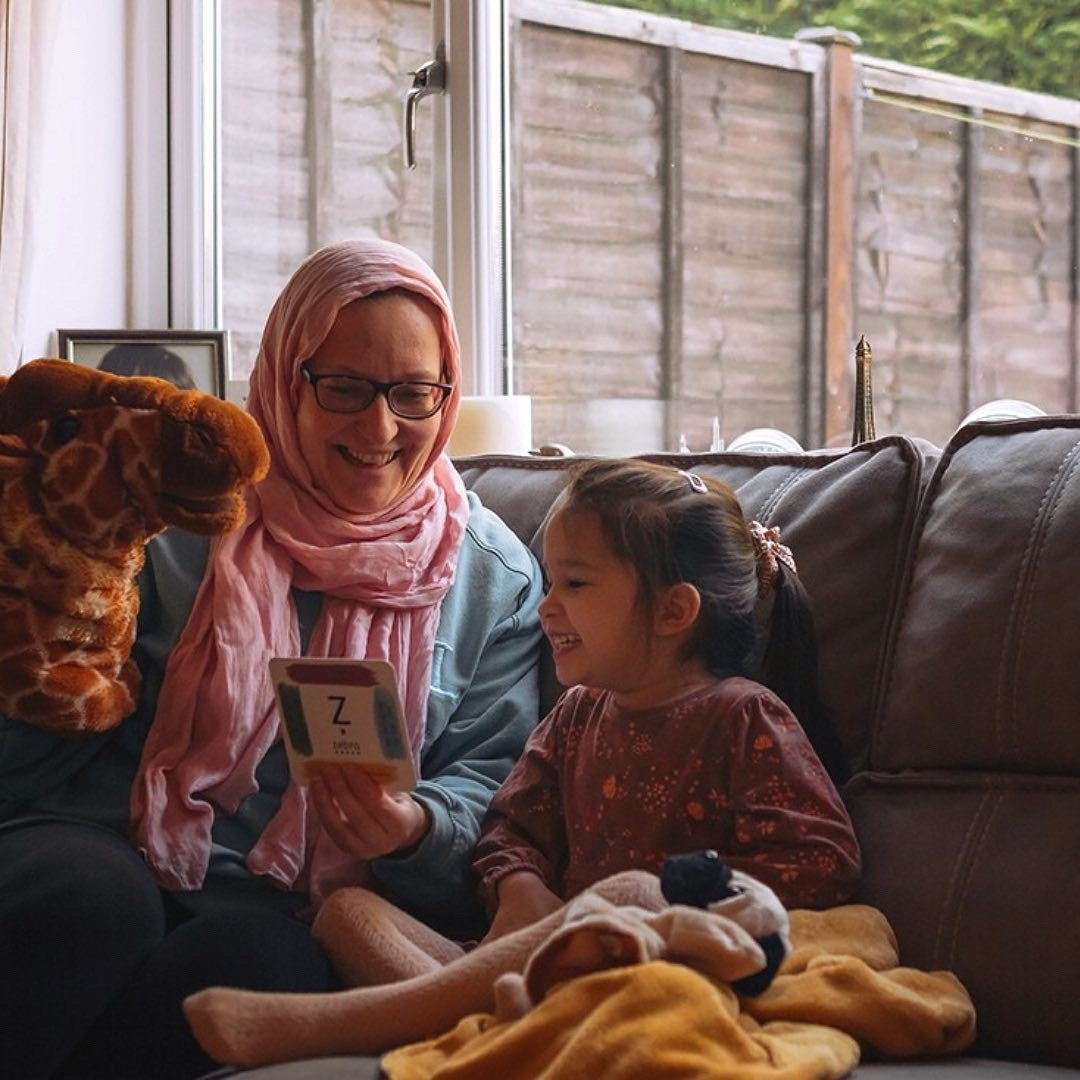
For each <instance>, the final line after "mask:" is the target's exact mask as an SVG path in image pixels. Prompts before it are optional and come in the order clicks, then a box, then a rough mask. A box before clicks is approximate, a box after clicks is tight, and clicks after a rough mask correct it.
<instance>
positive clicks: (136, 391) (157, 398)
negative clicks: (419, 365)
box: [0, 359, 269, 734]
mask: <svg viewBox="0 0 1080 1080" xmlns="http://www.w3.org/2000/svg"><path fill="white" fill-rule="evenodd" d="M268 465H269V454H268V452H267V449H266V443H265V441H264V439H263V437H262V433H261V431H260V430H259V428H258V426H257V425H256V423H255V421H254V420H253V419H252V418H251V417H250V416H249V415H248V414H247V413H246V412H244V411H243V410H242V409H240V408H238V407H237V406H235V405H231V404H229V403H228V402H225V401H222V400H221V399H219V398H216V397H213V396H211V395H210V394H205V393H202V392H201V391H198V390H180V389H178V388H177V387H175V386H174V385H173V384H172V383H169V382H167V381H165V380H164V379H156V378H149V377H125V376H119V375H110V374H107V373H105V372H102V371H97V370H95V369H92V368H88V367H83V366H81V365H79V364H73V363H71V362H69V361H66V360H58V359H40V360H33V361H30V362H29V363H27V364H24V365H23V366H22V367H20V368H18V369H16V371H15V372H14V373H13V374H12V375H11V376H10V377H8V378H6V379H3V378H0V713H3V714H4V715H5V716H7V717H9V718H13V719H18V720H22V721H25V722H27V723H30V724H34V725H37V726H39V727H42V728H45V729H47V730H49V731H51V732H54V733H57V734H75V733H82V732H100V731H105V730H108V729H109V728H112V727H114V726H115V725H117V724H119V723H120V721H121V720H123V719H124V717H125V716H127V715H129V714H130V713H131V712H132V710H133V709H134V708H135V702H136V699H137V696H138V692H139V686H140V676H139V671H138V669H137V667H136V666H135V663H134V661H133V660H132V659H131V658H130V651H131V646H132V643H133V641H134V637H135V620H136V616H137V614H138V606H139V596H138V590H137V587H136V583H135V578H136V575H137V574H138V573H139V571H140V569H141V568H142V566H143V563H144V561H145V544H146V542H147V541H148V540H149V539H150V538H151V537H153V536H155V535H156V534H157V533H159V532H161V531H162V530H163V529H165V528H166V527H167V526H170V525H176V526H180V527H181V528H184V529H188V530H190V531H192V532H196V533H200V534H203V535H207V536H214V535H219V534H222V533H225V532H228V531H229V530H231V529H234V528H236V527H237V526H238V525H240V523H241V522H242V521H243V519H244V514H245V506H246V504H245V500H244V489H245V488H246V487H247V486H248V485H249V484H252V483H254V482H256V481H258V480H260V479H261V478H262V477H263V476H264V475H265V474H266V470H267V468H268Z"/></svg>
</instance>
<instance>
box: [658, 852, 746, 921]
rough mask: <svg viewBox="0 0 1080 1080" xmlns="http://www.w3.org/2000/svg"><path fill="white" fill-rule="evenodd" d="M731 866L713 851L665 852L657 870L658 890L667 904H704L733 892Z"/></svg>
mask: <svg viewBox="0 0 1080 1080" xmlns="http://www.w3.org/2000/svg"><path fill="white" fill-rule="evenodd" d="M730 881H731V868H730V867H729V866H728V864H727V863H726V862H724V861H723V859H721V858H720V856H719V855H717V853H716V852H715V851H712V850H709V851H691V852H688V853H687V854H685V855H669V856H668V857H667V858H666V859H665V860H664V865H663V868H662V869H661V871H660V891H661V892H662V893H663V894H664V899H665V900H667V901H668V903H669V904H686V905H687V906H688V907H699V908H703V907H708V906H709V904H711V903H713V902H714V901H716V900H724V899H726V898H727V897H729V896H732V895H734V891H733V890H732V889H731V887H730V885H729V883H730Z"/></svg>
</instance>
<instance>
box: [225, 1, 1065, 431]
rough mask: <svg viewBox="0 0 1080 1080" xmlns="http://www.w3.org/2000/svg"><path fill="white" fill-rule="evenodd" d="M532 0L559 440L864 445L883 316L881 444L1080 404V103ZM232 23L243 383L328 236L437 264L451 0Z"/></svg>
mask: <svg viewBox="0 0 1080 1080" xmlns="http://www.w3.org/2000/svg"><path fill="white" fill-rule="evenodd" d="M509 11H510V39H509V40H510V60H511V64H510V68H511V70H510V79H511V84H510V117H509V120H510V155H509V160H510V169H511V178H510V179H511V183H510V207H511V239H512V245H511V254H512V264H511V267H512V287H513V296H512V304H511V310H512V318H513V324H512V326H511V327H510V328H509V332H510V335H511V339H512V343H513V350H514V370H515V375H516V379H517V383H516V386H515V387H514V389H515V390H516V391H518V392H522V393H528V394H531V395H532V396H533V407H534V421H535V424H534V437H535V438H536V440H537V441H560V442H566V441H569V442H571V443H573V442H575V441H578V442H579V443H580V445H582V446H586V447H588V448H589V449H592V450H595V451H598V452H624V451H632V450H649V449H656V448H658V447H662V448H674V446H675V445H676V441H677V438H678V435H679V434H685V435H686V437H687V439H688V441H689V442H690V444H691V445H692V446H693V447H694V448H695V449H696V448H701V447H703V446H706V445H708V442H709V440H710V439H711V435H712V418H713V417H714V416H717V417H719V418H720V421H721V427H722V434H723V435H724V437H726V438H727V439H729V440H730V438H731V437H733V436H734V435H735V434H737V433H739V432H740V431H743V430H745V429H747V428H749V427H758V426H774V427H779V428H782V429H784V430H787V431H789V432H791V433H792V434H794V435H795V436H796V437H798V438H799V439H800V440H801V441H803V442H804V443H805V444H807V445H820V444H821V443H823V442H825V441H827V440H828V441H832V442H834V443H835V442H838V441H843V440H844V439H845V438H846V437H847V435H848V434H849V433H850V416H849V412H850V410H849V404H850V401H851V395H852V390H853V382H854V348H855V342H856V340H857V339H858V336H859V335H860V334H866V336H867V337H868V339H869V340H870V343H871V345H872V347H873V354H874V373H873V382H874V391H875V398H876V406H877V409H876V412H877V415H876V421H877V424H876V426H877V431H878V434H884V433H886V432H890V431H903V432H906V433H908V434H912V435H917V436H922V437H924V438H928V439H931V440H933V441H936V442H942V441H944V440H945V439H946V438H947V437H948V435H949V434H950V433H951V431H952V430H953V428H954V427H955V426H956V424H957V423H958V422H959V420H960V419H961V418H962V417H963V416H964V415H966V413H967V412H968V411H969V410H970V408H971V407H972V406H973V405H974V404H977V403H979V402H982V401H985V400H988V399H990V398H994V397H1020V398H1026V399H1028V400H1031V401H1033V402H1035V403H1036V404H1038V405H1040V406H1042V407H1043V408H1044V409H1046V410H1047V411H1062V410H1070V409H1075V408H1076V407H1077V400H1076V395H1077V384H1078V381H1080V380H1078V364H1080V357H1078V352H1080V318H1078V315H1077V290H1078V287H1080V286H1078V279H1080V270H1078V268H1077V259H1078V248H1080V226H1078V210H1077V204H1078V174H1080V153H1078V149H1077V145H1078V144H1077V135H1078V132H1080V102H1074V101H1068V100H1065V99H1059V98H1050V97H1047V96H1045V95H1038V94H1031V93H1027V92H1024V91H1016V90H1011V89H1010V88H1007V87H999V86H993V85H991V84H986V83H979V82H976V81H973V80H965V79H959V78H955V77H952V76H947V75H940V74H937V73H933V72H927V71H923V70H920V69H916V68H910V67H906V66H904V65H899V64H894V63H890V62H886V61H881V60H877V59H875V58H872V57H865V56H862V55H861V54H859V53H858V52H855V53H854V54H852V53H851V52H850V50H851V43H850V40H849V41H848V43H847V44H843V43H840V44H837V43H830V42H829V39H827V38H823V37H820V36H819V35H815V36H814V39H813V40H812V39H811V38H809V37H808V38H806V39H804V40H798V41H779V40H776V39H769V38H763V37H759V36H757V35H749V34H739V33H735V32H727V31H720V30H716V29H714V28H706V27H695V26H693V25H692V24H687V23H682V22H679V21H677V20H672V19H664V18H661V17H657V16H652V15H648V14H645V13H642V12H637V11H630V10H628V9H622V8H617V7H606V6H601V5H596V4H591V3H587V2H584V0H511V2H510V6H509ZM222 22H223V26H224V29H225V33H224V35H223V42H224V54H223V70H224V96H223V145H224V149H225V152H224V155H223V163H224V170H223V216H224V221H225V229H224V237H225V242H224V270H225V315H226V318H225V325H226V326H227V327H228V328H229V329H230V330H232V331H233V340H234V358H233V359H234V362H233V374H234V376H236V377H243V376H245V375H246V374H247V372H248V370H249V368H250V365H251V363H252V362H253V360H254V356H255V349H256V348H257V343H258V335H259V333H260V332H261V327H262V324H263V321H264V319H265V316H266V312H267V310H268V309H269V304H270V302H271V301H272V299H273V297H274V296H275V295H276V293H277V292H278V290H279V289H280V286H281V284H282V283H283V281H284V279H285V277H286V276H287V275H288V273H290V272H291V271H292V269H293V268H294V267H295V265H296V263H297V262H298V261H299V259H300V258H302V257H303V255H305V254H306V253H307V252H308V251H310V250H312V249H313V248H314V247H315V246H317V245H318V244H319V243H325V242H327V241H328V240H332V239H337V238H340V237H342V236H349V235H359V234H365V233H377V234H379V235H383V236H387V237H390V238H393V239H398V240H401V241H402V242H404V243H406V244H409V245H410V246H412V247H414V248H416V249H417V250H418V251H420V252H421V253H422V254H424V255H426V256H428V257H429V258H430V257H431V248H432V243H433V223H432V216H431V215H432V209H431V203H432V198H431V196H432V168H431V153H430V146H431V125H430V124H421V125H419V127H418V137H419V139H420V151H421V152H420V154H419V166H418V168H417V169H416V170H415V172H411V173H410V172H406V171H405V170H404V168H403V166H402V163H401V158H400V122H401V108H402V99H403V95H404V92H405V90H406V89H407V87H408V85H409V82H410V72H411V71H412V70H414V69H415V67H416V66H417V65H418V64H419V63H421V62H422V61H423V60H425V59H427V58H428V56H429V54H430V42H429V40H428V39H429V32H430V10H429V4H428V3H427V0H229V3H228V4H225V5H223V6H222ZM839 49H844V50H847V52H846V53H845V54H844V57H843V65H841V66H836V65H831V64H830V60H831V59H832V60H835V59H837V57H838V55H839V54H838V52H837V50H839ZM309 59H311V61H312V62H311V63H309ZM830 72H832V74H833V75H834V76H835V75H837V73H841V74H842V76H843V77H842V78H839V77H829V73H830ZM830 92H831V93H832V94H833V95H834V96H833V97H830ZM838 148H839V150H840V151H842V152H843V153H846V154H847V155H848V156H847V157H846V158H838V157H837V150H838ZM838 181H839V182H838ZM848 192H850V196H849V195H848V194H847V193H848ZM838 200H839V201H838ZM839 240H842V241H843V243H839V242H838V241H839ZM838 255H839V256H840V258H839V259H838V258H837V256H838ZM838 328H839V329H840V330H841V331H842V332H841V333H839V334H838V333H837V330H838Z"/></svg>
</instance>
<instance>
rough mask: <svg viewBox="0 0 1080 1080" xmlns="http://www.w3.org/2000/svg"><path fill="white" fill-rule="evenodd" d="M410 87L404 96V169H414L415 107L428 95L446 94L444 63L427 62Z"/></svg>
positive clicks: (422, 65) (414, 74) (414, 73)
mask: <svg viewBox="0 0 1080 1080" xmlns="http://www.w3.org/2000/svg"><path fill="white" fill-rule="evenodd" d="M409 74H410V75H412V77H413V82H412V86H411V87H409V89H408V91H407V92H406V94H405V168H407V169H415V168H416V106H417V103H418V102H419V101H420V99H421V98H423V97H427V95H428V94H443V93H445V92H446V61H445V60H441V59H435V60H428V61H427V63H425V64H421V65H420V66H419V67H418V68H417V69H416V70H415V71H411V72H410V73H409Z"/></svg>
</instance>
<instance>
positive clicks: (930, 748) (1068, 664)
mask: <svg viewBox="0 0 1080 1080" xmlns="http://www.w3.org/2000/svg"><path fill="white" fill-rule="evenodd" d="M1078 538H1080V417H1044V418H1039V419H1037V420H1022V421H1013V422H999V423H992V424H991V423H987V424H974V425H970V426H967V427H964V428H962V429H961V430H960V431H959V432H958V433H957V434H956V435H955V436H954V438H953V439H952V440H951V442H950V443H949V445H948V446H946V447H945V449H944V451H943V453H942V455H941V458H940V461H939V462H938V464H937V466H936V468H935V470H934V473H933V476H932V477H931V479H930V483H929V485H928V487H927V491H926V496H925V499H924V502H923V505H922V507H921V509H920V513H919V518H918V522H917V525H916V531H915V534H914V536H913V538H912V543H911V546H910V550H909V557H908V565H907V567H906V568H905V571H904V574H903V584H902V588H901V594H900V597H899V603H898V604H897V608H896V614H895V618H894V621H893V624H892V626H891V628H890V631H889V635H888V644H887V646H886V651H885V669H884V671H883V673H882V680H881V684H880V689H879V693H878V697H877V701H876V702H875V713H874V724H873V732H872V737H871V744H870V753H869V768H868V770H867V771H866V772H865V773H864V774H863V775H861V776H857V777H855V779H854V780H853V781H852V782H851V783H850V784H849V785H848V786H847V788H846V789H845V792H844V794H845V798H846V799H847V802H848V805H849V807H850V809H851V812H852V817H853V818H854V821H855V826H856V829H857V831H858V835H859V839H860V842H861V845H862V851H863V869H864V878H863V885H862V888H861V891H860V894H859V899H862V900H864V901H866V902H867V903H871V904H874V905H875V906H877V907H880V908H881V909H882V911H884V912H885V914H886V915H887V916H888V918H889V920H890V922H891V923H892V924H893V927H894V929H895V930H896V933H897V937H898V939H899V942H900V946H901V958H902V960H903V961H904V962H905V963H909V964H912V965H914V966H917V967H929V968H948V969H950V970H952V971H953V972H955V973H956V974H957V975H958V976H959V977H960V979H961V980H962V981H963V982H964V985H965V986H966V987H967V989H968V991H969V992H970V994H971V996H972V999H973V1000H974V1002H975V1007H976V1010H977V1013H978V1023H979V1035H978V1042H977V1049H978V1050H979V1051H981V1052H983V1053H989V1054H992V1055H994V1056H999V1057H1003V1058H1015V1059H1022V1060H1038V1061H1045V1062H1049V1063H1056V1064H1064V1065H1072V1066H1076V1065H1078V1064H1080V1025H1078V1024H1077V1023H1076V1019H1075V1018H1076V1008H1077V1007H1076V1000H1075V998H1076V972H1077V970H1078V969H1080V923H1078V922H1077V920H1076V919H1075V917H1074V913H1073V901H1074V898H1075V897H1076V896H1077V895H1080V845H1078V842H1077V825H1076V823H1077V821H1078V820H1080V724H1077V722H1076V717H1077V702H1078V701H1080V662H1078V658H1080V618H1078V617H1077V601H1076V597H1075V594H1074V589H1073V582H1074V581H1076V580H1077V576H1078V575H1080V544H1078V542H1077V541H1078Z"/></svg>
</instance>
